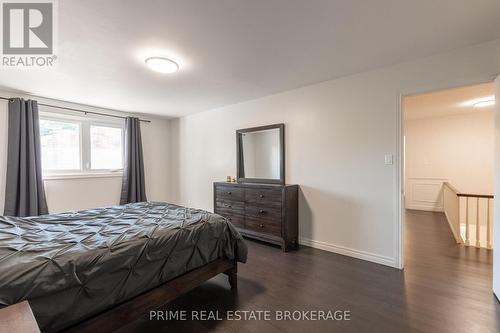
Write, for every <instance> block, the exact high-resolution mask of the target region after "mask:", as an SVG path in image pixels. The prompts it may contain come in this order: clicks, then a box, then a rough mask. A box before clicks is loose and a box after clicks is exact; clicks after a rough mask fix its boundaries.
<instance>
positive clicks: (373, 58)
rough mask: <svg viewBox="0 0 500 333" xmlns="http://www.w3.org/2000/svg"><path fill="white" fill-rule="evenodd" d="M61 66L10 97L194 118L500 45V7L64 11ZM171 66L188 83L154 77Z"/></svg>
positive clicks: (16, 85) (376, 4) (224, 0)
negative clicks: (167, 61) (155, 67)
mask: <svg viewBox="0 0 500 333" xmlns="http://www.w3.org/2000/svg"><path fill="white" fill-rule="evenodd" d="M58 11H59V14H58V18H59V21H58V26H59V29H58V31H59V37H58V39H59V41H58V43H57V50H56V51H57V56H58V61H57V66H56V67H55V68H53V69H50V70H49V69H45V70H26V69H25V70H12V69H9V70H5V69H2V70H0V88H4V89H8V90H12V91H20V92H24V93H28V94H33V95H37V96H43V97H49V98H56V99H60V100H65V101H70V102H78V103H84V104H88V105H94V106H100V107H106V108H111V109H116V110H122V111H131V112H142V113H150V114H158V115H163V116H171V117H177V116H183V115H187V114H192V113H195V112H200V111H204V110H208V109H212V108H216V107H220V106H224V105H229V104H234V103H238V102H242V101H245V100H250V99H255V98H258V97H262V96H266V95H270V94H274V93H277V92H281V91H286V90H290V89H293V88H298V87H301V86H305V85H309V84H312V83H317V82H321V81H325V80H329V79H333V78H337V77H341V76H345V75H349V74H354V73H358V72H362V71H366V70H370V69H374V68H378V67H382V66H386V65H391V64H395V63H399V62H403V61H408V60H412V59H417V58H421V57H425V56H429V55H431V54H436V53H440V52H444V51H448V50H452V49H456V48H460V47H465V46H469V45H472V44H476V43H481V42H485V41H490V40H494V39H498V38H500V1H498V0H475V1H466V0H459V1H457V0H440V1H436V0H419V1H411V0H378V1H367V0H349V1H347V0H307V1H305V0H252V1H248V0H210V1H206V0H197V1H194V0H175V1H165V0H149V1H139V0H135V1H132V0H106V1H102V0H64V1H58ZM151 55H165V56H168V57H171V58H173V59H174V60H177V61H178V62H179V64H180V66H181V70H180V72H178V73H176V74H174V75H165V74H158V73H154V72H151V71H149V70H148V69H147V67H146V66H145V65H144V59H145V58H146V57H148V56H151Z"/></svg>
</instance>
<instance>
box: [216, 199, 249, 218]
mask: <svg viewBox="0 0 500 333" xmlns="http://www.w3.org/2000/svg"><path fill="white" fill-rule="evenodd" d="M215 210H216V212H225V213H226V214H239V215H244V214H245V204H244V203H243V202H242V201H233V200H221V199H219V198H217V199H216V200H215Z"/></svg>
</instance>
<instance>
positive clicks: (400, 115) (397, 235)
mask: <svg viewBox="0 0 500 333" xmlns="http://www.w3.org/2000/svg"><path fill="white" fill-rule="evenodd" d="M498 77H499V76H498V74H495V75H483V76H480V77H475V78H462V79H459V80H457V81H456V82H454V83H449V84H446V83H444V84H443V83H432V84H429V85H428V87H423V88H419V89H413V90H412V89H408V90H406V91H400V92H399V93H398V94H397V106H398V110H397V115H396V156H395V159H394V160H395V178H396V182H395V183H396V184H395V198H396V200H395V201H396V202H395V207H396V211H395V214H396V225H395V228H394V249H395V251H394V253H395V258H394V264H395V267H396V268H398V269H401V270H402V269H404V213H405V203H404V190H405V189H404V185H405V184H404V179H405V178H404V177H405V175H404V145H403V137H404V134H405V133H404V107H403V101H404V99H405V97H409V96H415V95H421V94H426V93H432V92H437V91H441V90H449V89H454V88H461V87H467V86H474V85H478V84H484V83H492V82H495V80H496V79H497V78H498ZM496 176H497V175H496V172H495V177H496ZM493 194H494V195H495V194H496V193H493ZM494 225H495V220H493V226H494Z"/></svg>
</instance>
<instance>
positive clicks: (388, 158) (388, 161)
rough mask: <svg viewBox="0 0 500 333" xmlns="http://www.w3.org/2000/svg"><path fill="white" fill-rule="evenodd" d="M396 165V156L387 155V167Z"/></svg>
mask: <svg viewBox="0 0 500 333" xmlns="http://www.w3.org/2000/svg"><path fill="white" fill-rule="evenodd" d="M393 164H394V155H392V154H386V155H385V165H393Z"/></svg>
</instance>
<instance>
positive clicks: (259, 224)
mask: <svg viewBox="0 0 500 333" xmlns="http://www.w3.org/2000/svg"><path fill="white" fill-rule="evenodd" d="M245 228H246V229H247V230H251V231H255V232H260V233H263V234H269V235H275V236H281V224H277V223H273V222H271V221H266V220H259V219H256V218H253V217H248V216H247V217H246V218H245Z"/></svg>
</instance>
